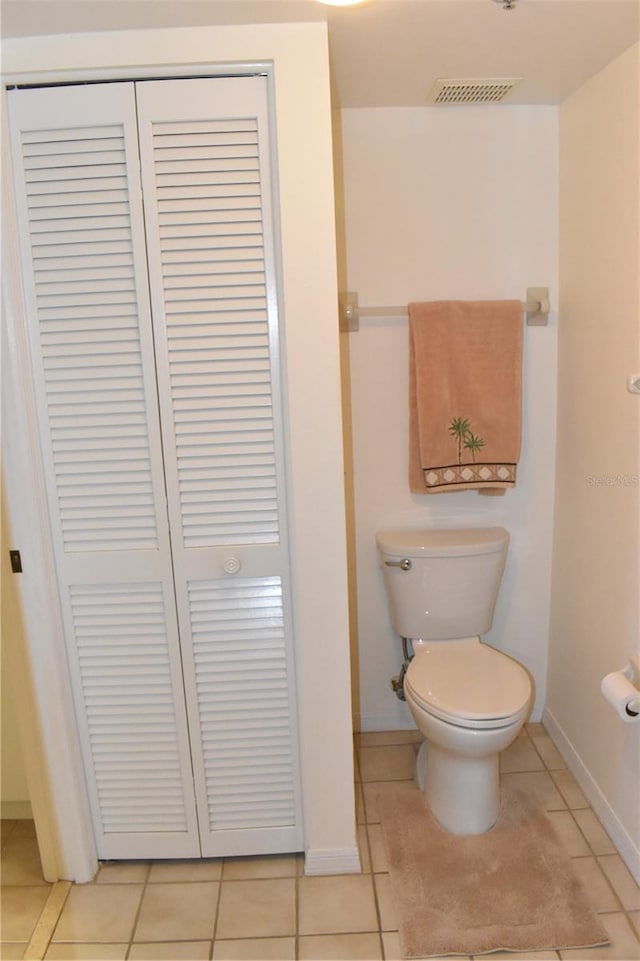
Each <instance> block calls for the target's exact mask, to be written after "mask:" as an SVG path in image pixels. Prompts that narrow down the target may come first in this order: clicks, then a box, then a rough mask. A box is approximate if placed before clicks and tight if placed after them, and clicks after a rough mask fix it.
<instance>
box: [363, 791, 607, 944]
mask: <svg viewBox="0 0 640 961" xmlns="http://www.w3.org/2000/svg"><path fill="white" fill-rule="evenodd" d="M378 804H379V809H380V820H381V823H382V833H383V837H384V843H385V848H386V854H387V861H388V865H389V875H390V879H391V890H392V894H393V898H394V901H395V906H396V909H397V913H398V929H399V934H400V944H401V947H402V951H403V956H404V957H405V958H429V957H434V956H441V955H446V954H473V955H477V954H485V953H487V952H490V951H498V950H504V951H543V950H557V949H561V948H583V947H592V946H595V945H601V944H607V943H608V938H607V934H606V931H605V930H604V928H603V927H602V925H601V924H600V922H599V921H598V919H597V917H596V916H595V914H594V912H593V911H592V909H591V907H590V905H589V902H588V900H587V896H586V894H585V892H584V890H583V888H582V886H581V884H580V882H579V881H578V879H577V878H576V876H575V874H574V873H573V869H572V867H571V858H570V857H569V856H568V854H567V853H566V852H565V849H564V848H563V846H562V843H561V842H560V840H559V839H558V837H557V835H556V833H555V831H554V829H553V827H552V825H551V823H550V822H549V819H548V818H547V817H546V816H545V814H544V813H543V812H542V811H540V810H538V809H537V808H536V807H535V806H534V805H533V804H532V803H531V802H530V801H529V800H528V799H527V798H526V797H525V796H524V795H522V794H520V793H519V792H516V791H512V792H509V791H507V790H504V791H503V796H502V809H501V812H500V816H499V818H498V821H497V822H496V824H495V825H494V827H493V828H491V830H490V831H487V832H486V833H485V834H480V835H468V834H467V835H454V834H450V833H449V832H448V831H445V830H444V829H443V828H441V827H440V825H439V824H438V823H437V821H436V820H435V818H434V817H433V815H432V814H431V812H430V810H429V808H428V806H427V804H426V802H425V800H424V798H423V796H422V793H421V792H420V791H418V790H417V789H416V791H415V793H414V792H410V791H405V792H402V793H400V792H398V793H395V792H389V793H386V792H385V793H384V794H380V795H379V797H378Z"/></svg>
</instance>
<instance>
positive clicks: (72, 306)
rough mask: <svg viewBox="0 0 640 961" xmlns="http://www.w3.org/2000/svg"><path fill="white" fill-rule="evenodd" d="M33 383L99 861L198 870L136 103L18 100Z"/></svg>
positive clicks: (90, 95)
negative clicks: (184, 864)
mask: <svg viewBox="0 0 640 961" xmlns="http://www.w3.org/2000/svg"><path fill="white" fill-rule="evenodd" d="M9 100H10V122H11V136H12V151H13V161H14V168H15V181H16V195H17V202H18V208H19V211H18V213H19V223H20V234H21V236H20V242H21V248H22V263H23V274H24V287H25V295H26V300H27V309H28V315H29V317H28V320H29V328H30V337H31V349H32V362H33V369H34V383H35V388H36V393H37V405H38V416H39V425H40V434H41V442H42V451H43V464H44V468H45V474H46V482H47V494H48V500H49V513H50V518H51V530H52V536H53V542H54V548H55V554H56V565H57V572H58V580H59V591H60V598H61V606H62V611H63V618H64V627H65V634H66V642H67V650H68V661H69V669H70V674H71V680H72V687H73V690H74V698H75V707H76V714H77V719H78V728H79V734H80V740H81V745H82V751H83V755H84V767H85V772H86V780H87V786H88V791H89V795H90V800H91V806H92V812H93V819H94V825H95V835H96V841H97V846H98V854H99V857H101V858H141V857H144V858H150V857H193V856H198V855H199V853H200V849H199V842H198V833H197V820H196V812H195V805H194V799H193V787H192V775H191V767H190V754H189V745H188V735H187V723H186V714H185V709H184V691H183V687H182V677H181V663H180V652H179V646H178V635H177V623H176V613H175V599H174V595H173V583H172V569H171V557H170V551H169V533H168V524H167V517H166V509H165V494H164V481H163V465H162V455H161V439H160V430H159V421H158V409H157V397H156V386H155V369H154V357H153V347H152V330H151V322H150V312H149V303H148V279H147V271H146V252H145V241H144V232H143V217H142V206H141V189H140V179H139V159H138V147H137V129H136V114H135V98H134V89H133V85H131V84H101V85H99V86H83V87H57V88H50V89H33V90H14V91H12V92H10V93H9Z"/></svg>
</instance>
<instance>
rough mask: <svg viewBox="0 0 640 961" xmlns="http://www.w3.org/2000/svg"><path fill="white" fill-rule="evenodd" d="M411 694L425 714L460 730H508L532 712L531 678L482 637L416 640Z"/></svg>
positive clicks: (407, 688)
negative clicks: (530, 709)
mask: <svg viewBox="0 0 640 961" xmlns="http://www.w3.org/2000/svg"><path fill="white" fill-rule="evenodd" d="M414 653H415V656H414V657H413V659H412V661H411V663H410V665H409V668H408V670H407V673H406V675H405V679H404V685H405V691H406V693H407V694H408V696H409V697H410V698H411V699H412V700H413V702H414V703H415V704H416V705H417V706H418V707H420V708H422V710H424V711H427V712H428V713H429V714H433V715H434V716H435V717H438V718H440V719H441V720H443V721H447V722H448V723H449V724H454V725H456V726H458V727H466V728H475V729H490V728H499V727H506V726H508V725H511V724H513V723H514V722H515V721H519V720H520V718H521V716H522V715H524V714H525V713H526V711H527V710H528V707H529V701H530V698H531V681H530V679H529V675H528V674H527V672H526V671H525V669H524V668H523V667H522V665H521V664H518V662H517V661H514V660H512V659H511V658H510V657H508V656H507V655H506V654H503V653H501V652H500V651H497V650H495V648H492V647H489V645H487V644H483V643H481V641H480V638H478V637H468V638H462V639H460V640H455V641H451V640H447V641H435V642H434V641H428V642H426V641H415V642H414Z"/></svg>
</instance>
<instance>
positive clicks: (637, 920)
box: [627, 911, 640, 938]
mask: <svg viewBox="0 0 640 961" xmlns="http://www.w3.org/2000/svg"><path fill="white" fill-rule="evenodd" d="M627 917H628V918H629V920H630V921H631V927H632V928H634V929H635V932H636V937H638V938H640V911H629V912H628V914H627Z"/></svg>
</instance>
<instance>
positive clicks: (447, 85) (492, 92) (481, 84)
mask: <svg viewBox="0 0 640 961" xmlns="http://www.w3.org/2000/svg"><path fill="white" fill-rule="evenodd" d="M521 80H522V77H508V78H502V79H486V78H485V79H481V80H476V79H467V80H436V82H435V84H434V85H433V87H432V88H431V92H430V94H429V96H428V98H427V103H429V104H445V105H446V104H449V105H451V104H470V103H471V104H474V103H501V102H502V101H503V100H504V99H505V98H506V97H507V96H508V95H509V94H510V93H511V91H512V90H513V88H514V87H515V86H516V85H517V84H519V83H520V81H521Z"/></svg>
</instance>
